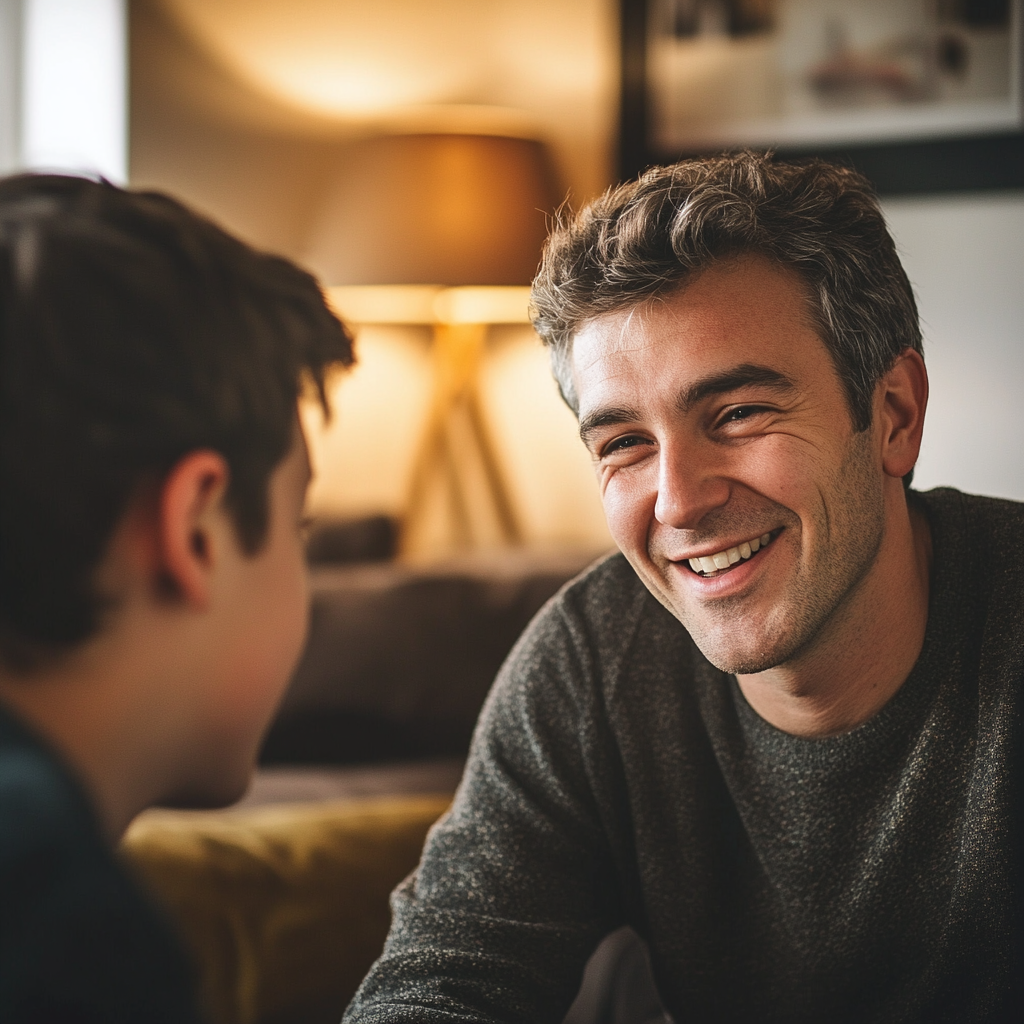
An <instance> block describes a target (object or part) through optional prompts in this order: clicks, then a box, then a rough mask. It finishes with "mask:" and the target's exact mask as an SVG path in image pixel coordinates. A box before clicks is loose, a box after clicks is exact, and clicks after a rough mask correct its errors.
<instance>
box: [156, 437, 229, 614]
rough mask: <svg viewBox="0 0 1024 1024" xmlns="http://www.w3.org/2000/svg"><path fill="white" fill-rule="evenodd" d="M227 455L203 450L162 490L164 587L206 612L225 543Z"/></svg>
mask: <svg viewBox="0 0 1024 1024" xmlns="http://www.w3.org/2000/svg"><path fill="white" fill-rule="evenodd" d="M229 477H230V474H229V471H228V464H227V461H226V460H225V458H224V456H223V455H220V454H218V453H217V452H214V451H207V450H205V449H200V450H198V451H194V452H190V453H189V454H188V455H186V456H185V457H184V458H182V459H180V460H179V461H178V462H176V463H175V464H174V466H173V468H172V469H171V471H170V472H169V473H168V474H167V476H166V477H165V478H164V482H163V486H162V487H161V489H160V515H159V545H160V560H161V563H162V565H161V570H162V575H163V577H164V579H165V581H166V582H167V583H168V584H169V585H170V586H171V588H172V589H173V591H174V592H175V593H176V594H177V595H179V596H180V597H181V598H182V599H183V600H184V601H185V602H186V603H188V604H190V605H192V606H194V607H196V608H200V609H202V608H206V607H207V606H208V605H209V600H210V580H211V574H212V571H213V569H214V568H215V567H216V564H217V561H218V558H219V557H220V556H221V552H220V548H219V545H220V544H221V543H222V542H223V538H224V530H223V524H224V508H223V498H224V494H225V492H226V491H227V487H228V480H229Z"/></svg>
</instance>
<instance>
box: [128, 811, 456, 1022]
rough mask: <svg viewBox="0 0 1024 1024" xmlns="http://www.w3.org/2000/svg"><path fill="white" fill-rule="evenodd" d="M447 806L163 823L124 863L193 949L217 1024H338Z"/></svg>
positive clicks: (144, 823)
mask: <svg viewBox="0 0 1024 1024" xmlns="http://www.w3.org/2000/svg"><path fill="white" fill-rule="evenodd" d="M449 800H450V797H449V796H436V797H435V796H426V797H408V798H398V797H395V798H385V799H378V800H372V801H331V802H324V803H313V804H279V805H270V806H263V807H256V808H251V809H238V810H227V811H221V812H206V811H194V812H184V811H164V810H152V811H147V812H145V813H144V814H142V815H140V816H139V817H138V818H137V819H136V821H135V822H134V823H133V824H132V826H131V828H130V829H129V830H128V833H127V835H126V836H125V839H124V844H123V849H124V852H125V853H126V855H127V857H128V859H129V861H130V862H131V863H133V864H134V866H135V867H136V868H137V871H138V873H139V874H140V875H141V877H142V879H143V881H144V883H146V884H147V885H148V887H149V888H150V889H151V890H152V892H153V893H154V895H155V896H156V898H157V900H158V901H159V902H161V903H162V904H163V905H164V906H165V907H166V908H167V910H168V911H169V912H170V915H171V917H172V919H173V920H174V922H175V923H176V924H177V926H178V928H179V931H180V934H181V936H182V938H183V940H184V942H185V944H186V946H187V947H189V948H190V949H191V951H192V953H193V955H194V957H195V961H196V964H197V967H198V972H199V978H200V989H201V991H200V996H201V1000H202V1002H203V1005H204V1007H205V1009H206V1012H207V1014H208V1016H209V1018H210V1020H211V1021H212V1022H213V1024H286V1022H287V1024H300V1022H308V1024H315V1022H319V1021H323V1022H328V1021H330V1022H331V1024H337V1021H338V1019H339V1018H340V1016H341V1013H342V1010H343V1009H344V1007H345V1005H346V1004H347V1003H348V1001H349V999H350V998H351V997H352V995H353V993H354V992H355V990H356V988H357V986H358V985H359V982H360V981H361V980H362V978H363V975H364V974H365V973H366V971H367V970H368V968H369V967H370V965H371V963H372V962H373V961H374V960H375V959H376V957H377V956H378V955H379V954H380V951H381V948H382V946H383V944H384V939H385V936H386V934H387V930H388V926H389V923H390V911H389V907H388V895H389V893H390V892H391V890H392V889H393V888H394V887H395V886H396V885H397V884H398V882H400V881H401V880H402V878H404V877H405V876H406V875H407V874H408V873H409V872H410V871H411V870H412V868H413V867H415V865H416V863H417V861H418V860H419V855H420V850H421V848H422V846H423V841H424V839H425V837H426V833H427V829H428V828H429V827H430V825H431V824H432V823H433V822H434V821H435V820H436V819H437V818H438V817H439V816H440V815H441V814H442V813H443V812H444V811H445V809H446V808H447V806H448V803H449Z"/></svg>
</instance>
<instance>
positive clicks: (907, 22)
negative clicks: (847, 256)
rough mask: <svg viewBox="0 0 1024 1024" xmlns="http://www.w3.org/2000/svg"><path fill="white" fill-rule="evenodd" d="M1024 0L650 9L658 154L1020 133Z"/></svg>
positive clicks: (683, 4) (699, 0)
mask: <svg viewBox="0 0 1024 1024" xmlns="http://www.w3.org/2000/svg"><path fill="white" fill-rule="evenodd" d="M1021 6H1022V0H649V5H648V9H647V44H646V46H647V56H646V62H645V63H646V68H647V97H648V104H649V107H648V110H649V118H648V135H649V138H648V146H649V148H650V150H651V151H652V152H653V153H663V154H666V153H680V152H697V151H706V150H708V149H714V148H726V147H728V148H732V147H736V146H745V145H750V146H775V147H783V148H785V147H807V146H821V145H825V146H829V145H846V144H864V143H878V142H885V141H888V140H897V139H898V140H911V139H935V138H954V137H959V136H971V135H983V134H992V133H998V132H1014V131H1020V129H1021V128H1022V127H1024V118H1022V113H1024V108H1022V100H1021V92H1022V63H1021V48H1022V47H1021V42H1022V39H1021V36H1022V28H1021V20H1022V19H1021Z"/></svg>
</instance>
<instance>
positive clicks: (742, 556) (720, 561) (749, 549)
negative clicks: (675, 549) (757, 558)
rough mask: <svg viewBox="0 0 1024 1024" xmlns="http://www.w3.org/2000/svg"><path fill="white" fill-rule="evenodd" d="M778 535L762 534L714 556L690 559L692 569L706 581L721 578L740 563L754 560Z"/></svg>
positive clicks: (776, 533)
mask: <svg viewBox="0 0 1024 1024" xmlns="http://www.w3.org/2000/svg"><path fill="white" fill-rule="evenodd" d="M777 535H778V531H776V532H775V533H762V534H761V536H760V537H753V538H751V539H750V540H745V541H744V542H743V543H742V544H737V545H736V546H735V547H732V548H726V549H725V550H724V551H717V552H716V553H715V554H713V555H701V557H700V558H691V559H689V563H690V568H691V569H692V570H693V571H694V572H695V573H696V574H697V575H698V576H702V577H703V578H704V579H711V578H712V577H713V576H721V575H723V574H724V573H727V572H728V571H729V570H730V569H732V568H734V567H735V566H737V565H739V564H740V562H745V561H747V559H749V558H753V557H754V555H756V554H757V553H758V551H760V550H761V548H764V547H767V546H768V545H769V544H770V543H771V542H772V540H773V539H774V538H775V537H776V536H777Z"/></svg>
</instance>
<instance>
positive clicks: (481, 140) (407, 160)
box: [309, 134, 557, 553]
mask: <svg viewBox="0 0 1024 1024" xmlns="http://www.w3.org/2000/svg"><path fill="white" fill-rule="evenodd" d="M553 181H554V176H553V174H552V171H551V164H550V160H549V157H548V154H547V151H546V149H545V148H544V146H543V145H542V144H541V143H539V142H537V141H535V140H530V139H521V138H509V137H505V136H491V135H459V134H430V135H422V134H421V135H391V136H382V137H378V138H375V139H370V140H367V141H366V142H364V143H362V144H361V145H359V146H354V147H352V151H351V153H350V158H349V159H348V161H347V162H346V165H345V167H344V168H343V170H342V172H341V173H340V174H339V175H338V177H337V178H336V184H335V187H334V190H333V192H332V194H331V196H330V199H329V202H328V203H327V205H326V208H325V210H324V213H323V216H322V217H321V218H320V219H319V220H318V223H317V228H316V231H315V234H314V238H313V247H312V252H311V254H310V257H309V260H310V263H311V264H312V265H313V266H314V267H316V268H317V269H318V270H320V272H321V276H322V279H323V280H324V281H325V282H326V283H328V284H329V285H331V287H329V288H328V293H329V295H330V297H331V300H332V302H333V303H334V305H335V307H336V308H337V309H338V311H339V313H340V314H341V315H342V316H344V317H345V318H346V319H347V320H348V321H350V322H352V323H355V324H429V325H431V327H432V328H433V345H432V363H433V397H432V401H431V406H430V413H429V415H428V419H427V424H426V427H425V430H424V433H423V436H422V437H421V438H420V442H419V450H418V453H417V456H416V459H415V462H414V466H413V472H412V475H411V479H410V481H409V487H408V492H407V500H406V508H405V515H404V521H403V537H402V548H403V551H404V552H405V553H410V552H415V550H416V548H417V531H418V529H419V528H420V526H421V516H420V513H421V510H422V509H423V507H424V504H425V501H426V499H427V497H428V495H429V494H431V493H434V494H437V493H440V494H442V495H443V496H444V499H445V506H446V508H447V510H448V512H447V520H448V521H447V532H448V534H449V543H448V547H449V548H451V549H454V550H458V549H466V548H472V547H476V546H479V545H480V544H481V543H482V542H483V537H482V535H481V531H480V529H479V527H478V525H477V524H479V523H480V522H481V520H482V518H483V519H487V520H489V521H490V523H491V524H492V528H491V530H490V534H491V536H492V537H496V539H497V540H498V541H499V542H500V543H504V544H515V543H518V542H520V541H521V540H522V539H523V538H522V531H521V528H520V525H519V522H518V519H517V516H516V512H515V503H514V501H513V499H512V495H511V493H510V490H509V487H508V485H507V483H506V481H505V478H504V475H503V473H502V471H501V463H500V459H499V456H498V453H497V451H496V450H495V446H494V444H493V441H492V440H491V437H490V433H489V431H488V429H487V419H486V411H485V409H484V405H483V400H482V396H481V390H480V364H481V360H482V358H483V355H484V350H485V344H486V340H487V332H488V328H489V326H490V325H492V324H499V323H528V322H529V317H528V314H527V306H528V301H529V288H528V283H529V280H530V278H531V277H532V275H533V273H534V271H535V270H536V266H537V261H538V259H539V257H540V250H541V245H542V242H543V239H544V236H545V233H546V230H547V224H546V213H547V212H549V211H551V210H552V209H553V208H554V206H555V205H556V202H557V200H556V192H555V188H554V184H553Z"/></svg>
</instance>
